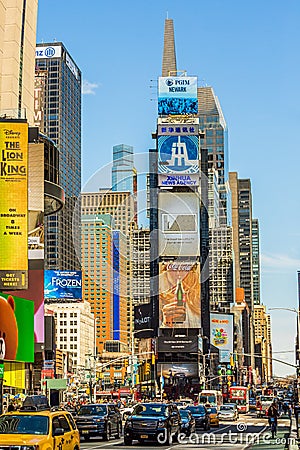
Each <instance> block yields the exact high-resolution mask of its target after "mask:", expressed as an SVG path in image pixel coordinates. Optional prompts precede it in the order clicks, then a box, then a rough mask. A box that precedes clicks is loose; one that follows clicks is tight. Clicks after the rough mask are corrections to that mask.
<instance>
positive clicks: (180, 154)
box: [157, 135, 199, 174]
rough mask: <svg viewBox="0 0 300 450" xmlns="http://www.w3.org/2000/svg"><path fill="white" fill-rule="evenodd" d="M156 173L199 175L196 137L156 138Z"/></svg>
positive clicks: (197, 140)
mask: <svg viewBox="0 0 300 450" xmlns="http://www.w3.org/2000/svg"><path fill="white" fill-rule="evenodd" d="M157 142H158V144H157V145H158V173H164V174H193V173H199V137H198V136H193V135H190V136H158V139H157Z"/></svg>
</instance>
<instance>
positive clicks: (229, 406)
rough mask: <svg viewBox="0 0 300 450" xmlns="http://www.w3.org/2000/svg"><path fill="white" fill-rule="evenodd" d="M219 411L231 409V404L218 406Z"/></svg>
mask: <svg viewBox="0 0 300 450" xmlns="http://www.w3.org/2000/svg"><path fill="white" fill-rule="evenodd" d="M220 411H233V406H231V405H223V406H220Z"/></svg>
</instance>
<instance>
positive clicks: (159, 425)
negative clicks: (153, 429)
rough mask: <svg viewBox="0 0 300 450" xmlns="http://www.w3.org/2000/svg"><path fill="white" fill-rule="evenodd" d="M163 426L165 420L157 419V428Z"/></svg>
mask: <svg viewBox="0 0 300 450" xmlns="http://www.w3.org/2000/svg"><path fill="white" fill-rule="evenodd" d="M165 425H166V421H165V420H162V419H159V421H158V422H157V426H158V427H159V428H161V427H164V426H165Z"/></svg>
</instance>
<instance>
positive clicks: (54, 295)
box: [44, 270, 82, 300]
mask: <svg viewBox="0 0 300 450" xmlns="http://www.w3.org/2000/svg"><path fill="white" fill-rule="evenodd" d="M44 296H45V299H52V300H53V299H56V300H57V299H59V300H82V272H81V271H80V270H74V271H68V270H45V275H44Z"/></svg>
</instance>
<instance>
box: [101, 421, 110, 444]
mask: <svg viewBox="0 0 300 450" xmlns="http://www.w3.org/2000/svg"><path fill="white" fill-rule="evenodd" d="M109 436H110V430H109V428H108V425H107V427H106V430H105V432H104V433H103V440H104V441H108V439H109Z"/></svg>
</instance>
